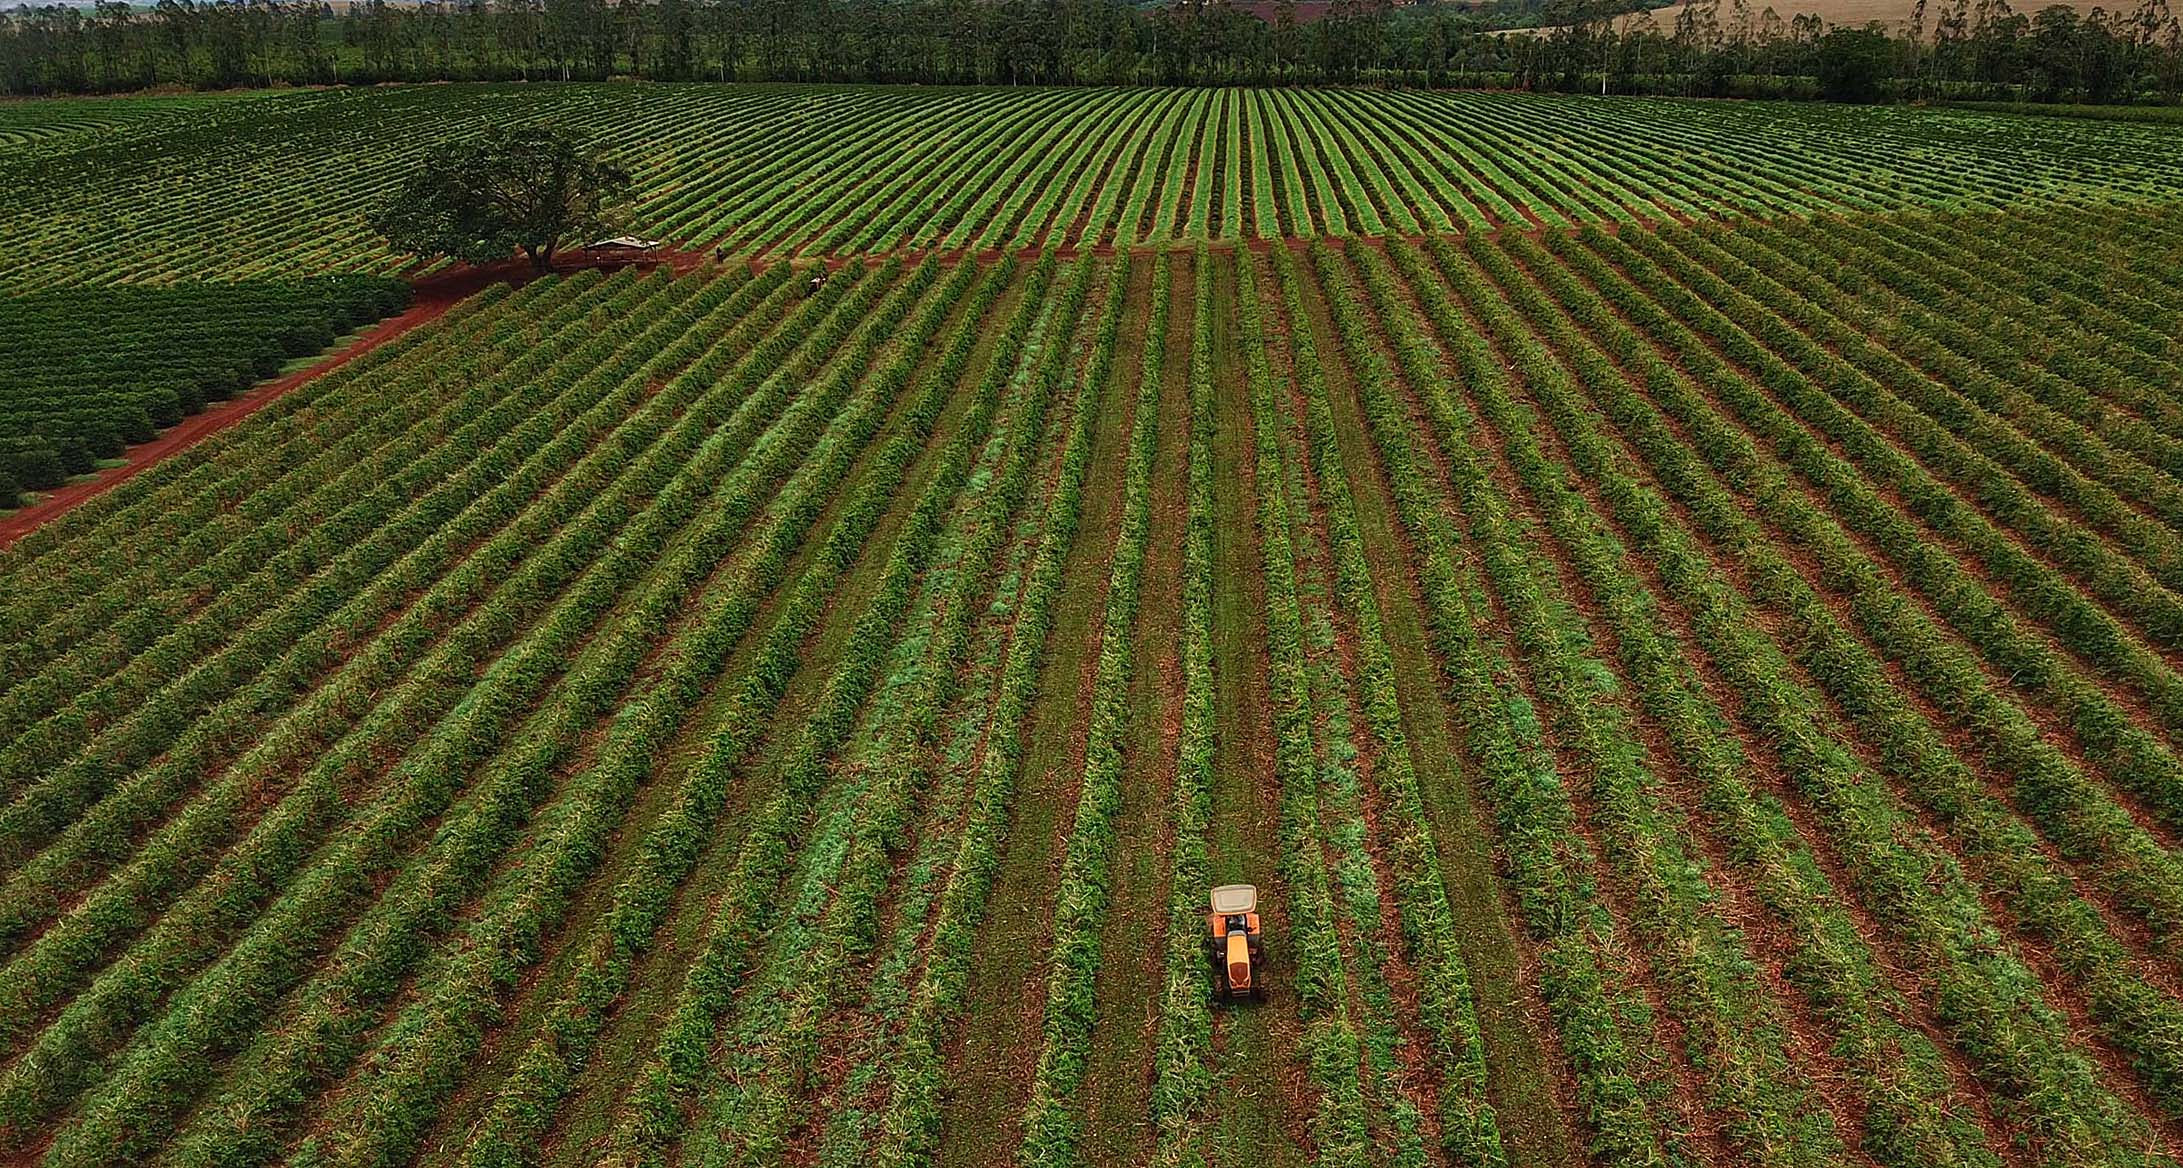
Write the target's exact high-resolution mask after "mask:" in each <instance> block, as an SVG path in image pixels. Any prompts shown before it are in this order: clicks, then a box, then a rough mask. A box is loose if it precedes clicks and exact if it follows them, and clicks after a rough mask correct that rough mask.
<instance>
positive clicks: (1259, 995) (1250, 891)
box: [1205, 884, 1266, 1002]
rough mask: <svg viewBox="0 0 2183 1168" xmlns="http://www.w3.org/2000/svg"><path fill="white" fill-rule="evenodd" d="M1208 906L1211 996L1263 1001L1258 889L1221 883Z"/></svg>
mask: <svg viewBox="0 0 2183 1168" xmlns="http://www.w3.org/2000/svg"><path fill="white" fill-rule="evenodd" d="M1209 907H1210V908H1211V909H1212V911H1211V912H1208V913H1206V914H1205V925H1206V934H1205V959H1206V960H1207V961H1208V962H1210V963H1211V964H1212V966H1213V996H1214V997H1216V998H1225V999H1234V998H1242V997H1249V998H1252V999H1254V1000H1256V1001H1261V1002H1263V1001H1265V1000H1266V982H1265V979H1264V978H1262V977H1261V976H1260V971H1261V970H1262V969H1263V968H1264V967H1265V964H1266V940H1265V935H1264V934H1263V933H1262V932H1261V931H1260V929H1259V925H1258V889H1257V888H1256V887H1254V886H1252V885H1249V884H1223V885H1221V886H1220V887H1218V888H1215V889H1214V890H1213V895H1212V898H1211V904H1210V906H1209Z"/></svg>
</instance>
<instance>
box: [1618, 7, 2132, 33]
mask: <svg viewBox="0 0 2183 1168" xmlns="http://www.w3.org/2000/svg"><path fill="white" fill-rule="evenodd" d="M2049 3H2055V4H2063V5H2066V6H2067V7H2070V8H2074V9H2076V10H2077V14H2078V15H2079V16H2085V15H2089V14H2090V13H2091V12H2092V11H2093V10H2095V9H2102V8H2104V9H2106V10H2108V11H2110V12H2113V11H2116V10H2117V9H2118V5H2116V4H2115V3H2113V2H2112V0H2107V2H2104V3H2103V2H2102V0H2039V2H2038V3H2030V4H2019V5H2017V10H2018V11H2020V12H2023V13H2025V14H2027V15H2028V14H2030V13H2032V12H2035V11H2037V10H2038V9H2040V8H2045V7H2047V6H2048V4H2049ZM1690 7H1694V5H1690V4H1670V5H1667V6H1665V7H1662V8H1655V9H1653V10H1652V18H1653V21H1654V23H1656V24H1657V25H1658V26H1659V28H1660V30H1661V31H1662V32H1667V31H1671V30H1673V29H1674V27H1675V20H1676V18H1677V17H1678V16H1680V15H1682V12H1683V10H1684V9H1685V8H1690ZM1695 7H1704V5H1695ZM1769 7H1770V8H1772V9H1773V10H1774V14H1775V15H1777V16H1779V17H1781V19H1782V20H1784V21H1787V20H1789V19H1790V18H1792V17H1797V16H1817V17H1819V18H1821V19H1823V20H1825V21H1826V22H1827V23H1828V24H1841V25H1849V26H1852V27H1855V26H1861V25H1863V24H1866V23H1867V22H1870V21H1875V20H1877V21H1879V22H1880V23H1882V24H1885V25H1888V26H1890V27H1902V26H1907V25H1908V24H1909V23H1910V8H1911V5H1910V3H1909V2H1908V0H1754V2H1753V3H1752V4H1751V18H1752V19H1753V20H1756V19H1758V17H1759V15H1760V14H1761V13H1763V12H1765V11H1766V10H1767V9H1768V8H1769ZM1932 7H1933V8H1934V9H1935V10H1937V9H1938V7H1939V6H1938V5H1934V6H1932ZM2119 7H2120V8H2121V9H2122V10H2123V11H2124V12H2125V13H2126V14H2127V12H2128V10H2129V9H2130V8H2131V7H2132V6H2131V5H2128V4H2124V5H2120V6H2119ZM1717 11H1718V12H1719V14H1720V19H1721V22H1722V23H1723V24H1724V25H1725V24H1726V23H1727V22H1728V19H1729V5H1728V4H1726V3H1722V4H1720V5H1719V6H1718V8H1717ZM1636 19H1637V17H1636V16H1635V15H1631V16H1625V17H1620V18H1618V20H1617V23H1618V24H1619V25H1621V26H1622V27H1625V28H1627V27H1628V26H1629V24H1630V22H1631V21H1634V20H1636ZM1933 19H1934V18H1933V16H1932V15H1931V14H1928V15H1927V17H1926V27H1927V28H1929V29H1930V28H1931V27H1932V22H1933Z"/></svg>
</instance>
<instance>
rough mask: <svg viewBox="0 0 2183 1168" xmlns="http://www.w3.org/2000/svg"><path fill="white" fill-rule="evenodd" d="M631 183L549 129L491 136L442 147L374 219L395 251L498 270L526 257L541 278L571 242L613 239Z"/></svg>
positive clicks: (579, 144)
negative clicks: (617, 212)
mask: <svg viewBox="0 0 2183 1168" xmlns="http://www.w3.org/2000/svg"><path fill="white" fill-rule="evenodd" d="M628 189H629V175H628V173H627V172H626V171H624V170H622V169H621V168H620V167H618V166H615V165H614V164H613V163H611V162H608V161H606V160H605V159H603V158H599V157H596V156H594V155H593V154H592V153H591V152H590V151H589V150H588V149H587V148H586V147H585V145H584V143H583V142H582V141H580V140H578V139H577V138H575V137H573V136H572V135H570V134H568V133H566V132H564V131H562V130H559V129H556V128H554V127H551V126H527V127H523V128H520V129H512V130H495V131H493V132H491V133H489V134H487V135H486V136H485V137H484V138H482V139H479V140H476V141H472V142H465V143H462V144H460V145H456V146H450V147H445V148H442V149H440V150H436V151H434V152H433V153H432V154H431V155H430V156H429V157H427V158H426V159H425V161H424V163H423V165H422V166H420V167H419V168H418V169H417V172H416V173H415V174H413V175H411V176H410V178H409V180H408V181H407V182H404V183H403V184H402V186H401V189H400V190H398V191H397V192H395V195H394V197H393V199H392V200H391V201H389V202H388V203H387V204H386V206H384V207H382V208H381V209H380V210H379V213H378V214H377V215H375V216H373V218H372V227H373V229H374V230H376V231H378V232H379V233H380V234H382V235H384V236H386V237H387V241H388V242H389V243H391V244H392V245H393V246H394V247H395V249H396V250H398V251H405V252H409V253H411V254H412V255H419V256H447V257H450V258H452V259H458V260H465V261H467V262H469V263H473V264H485V263H493V262H495V261H498V260H504V259H506V258H508V256H509V254H510V253H511V252H514V251H516V250H517V249H521V250H522V252H523V254H525V255H527V256H529V257H530V260H531V263H532V265H533V266H535V267H537V268H539V269H541V270H543V269H545V268H546V267H547V266H548V265H550V264H552V263H553V253H554V252H555V251H556V250H557V249H558V248H559V247H560V246H561V242H562V241H563V240H565V239H568V238H569V237H571V236H584V235H598V234H603V233H604V232H605V231H606V230H607V222H606V213H607V208H608V207H609V206H610V205H611V204H612V202H613V201H614V200H616V199H619V198H620V197H621V196H622V195H624V194H625V193H626V192H627V191H628Z"/></svg>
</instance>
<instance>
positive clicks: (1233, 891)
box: [1212, 884, 1258, 916]
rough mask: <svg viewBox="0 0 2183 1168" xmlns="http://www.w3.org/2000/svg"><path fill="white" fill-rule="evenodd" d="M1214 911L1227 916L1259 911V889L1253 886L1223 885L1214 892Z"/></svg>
mask: <svg viewBox="0 0 2183 1168" xmlns="http://www.w3.org/2000/svg"><path fill="white" fill-rule="evenodd" d="M1212 899H1213V911H1214V912H1216V913H1220V914H1221V915H1223V916H1226V915H1228V914H1230V913H1247V912H1257V911H1258V888H1257V886H1256V885H1251V884H1223V885H1221V886H1220V887H1218V888H1215V889H1214V890H1213V898H1212Z"/></svg>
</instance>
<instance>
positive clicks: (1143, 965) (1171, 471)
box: [1083, 256, 1195, 1165]
mask: <svg viewBox="0 0 2183 1168" xmlns="http://www.w3.org/2000/svg"><path fill="white" fill-rule="evenodd" d="M1171 262H1172V263H1173V269H1172V270H1173V281H1174V282H1173V284H1172V286H1171V289H1170V292H1171V295H1170V297H1169V305H1170V311H1169V317H1168V324H1167V335H1166V337H1165V338H1164V340H1165V348H1164V350H1163V352H1162V354H1161V360H1162V362H1163V364H1162V368H1161V370H1160V372H1159V373H1158V374H1157V376H1158V377H1159V378H1160V413H1159V419H1158V425H1159V437H1158V447H1157V453H1156V455H1155V459H1154V462H1153V471H1152V503H1151V532H1150V536H1149V539H1148V540H1147V544H1146V550H1145V566H1144V575H1143V585H1142V595H1143V599H1142V602H1141V603H1140V605H1139V607H1138V614H1139V615H1138V619H1137V628H1136V631H1135V634H1134V635H1135V637H1136V638H1137V646H1136V661H1137V668H1136V670H1135V673H1134V676H1133V677H1132V679H1131V683H1130V731H1129V737H1128V739H1127V741H1126V742H1125V745H1124V749H1125V752H1126V753H1125V759H1126V761H1125V762H1124V763H1123V773H1125V774H1128V775H1132V776H1137V777H1139V778H1140V779H1141V781H1133V782H1129V783H1125V784H1124V785H1123V788H1122V804H1121V808H1120V811H1119V814H1118V815H1117V817H1116V819H1115V834H1116V837H1117V838H1118V839H1119V840H1121V841H1122V842H1123V847H1122V848H1121V849H1120V850H1119V851H1117V853H1116V855H1115V857H1114V867H1113V870H1112V876H1111V879H1112V880H1113V891H1112V893H1111V899H1110V902H1109V904H1110V907H1109V909H1108V913H1107V921H1106V924H1105V926H1104V930H1105V932H1104V939H1103V940H1102V942H1101V951H1102V952H1103V953H1104V954H1105V960H1104V961H1102V962H1101V965H1100V969H1099V977H1098V985H1097V995H1098V997H1097V1000H1098V1009H1097V1013H1096V1014H1095V1017H1096V1018H1097V1019H1098V1022H1097V1026H1098V1029H1097V1030H1096V1031H1095V1032H1094V1035H1095V1041H1094V1043H1093V1046H1092V1055H1091V1066H1090V1067H1089V1068H1088V1070H1087V1072H1086V1074H1085V1079H1084V1088H1083V1097H1084V1116H1085V1122H1084V1133H1085V1155H1086V1159H1087V1160H1088V1161H1089V1162H1091V1163H1093V1164H1102V1165H1126V1164H1142V1163H1145V1162H1147V1161H1148V1160H1150V1159H1151V1157H1152V1137H1153V1132H1152V1128H1151V1125H1150V1124H1149V1123H1148V1122H1147V1121H1148V1119H1149V1117H1150V1116H1151V1113H1152V1111H1151V1092H1152V1079H1153V1074H1154V1071H1153V1061H1154V1053H1155V1051H1154V1043H1155V1041H1156V1039H1157V1037H1158V1033H1159V1024H1160V1001H1161V988H1162V981H1163V976H1164V967H1163V957H1164V955H1165V952H1166V945H1167V905H1168V896H1169V888H1168V883H1167V880H1168V872H1169V870H1170V867H1171V862H1172V856H1173V836H1174V829H1173V825H1172V824H1171V823H1169V822H1168V818H1167V813H1168V809H1169V807H1170V800H1171V797H1172V792H1173V790H1174V781H1175V766H1176V761H1177V757H1176V751H1177V749H1178V743H1179V740H1180V737H1181V727H1182V703H1183V692H1182V690H1183V674H1182V658H1181V647H1182V630H1181V627H1180V622H1181V619H1182V569H1183V566H1182V555H1183V538H1184V524H1185V522H1186V521H1187V519H1188V515H1187V511H1188V508H1189V499H1188V494H1189V480H1190V474H1189V467H1188V465H1187V461H1186V460H1187V457H1188V454H1189V445H1190V397H1189V384H1190V381H1189V379H1190V336H1191V318H1190V311H1191V303H1192V297H1193V290H1194V288H1195V284H1194V275H1193V265H1192V264H1191V263H1190V262H1189V260H1188V259H1187V258H1186V257H1182V256H1176V257H1174V259H1173V260H1172V261H1171ZM1147 343H1148V344H1149V343H1150V342H1149V341H1148V342H1147Z"/></svg>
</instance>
